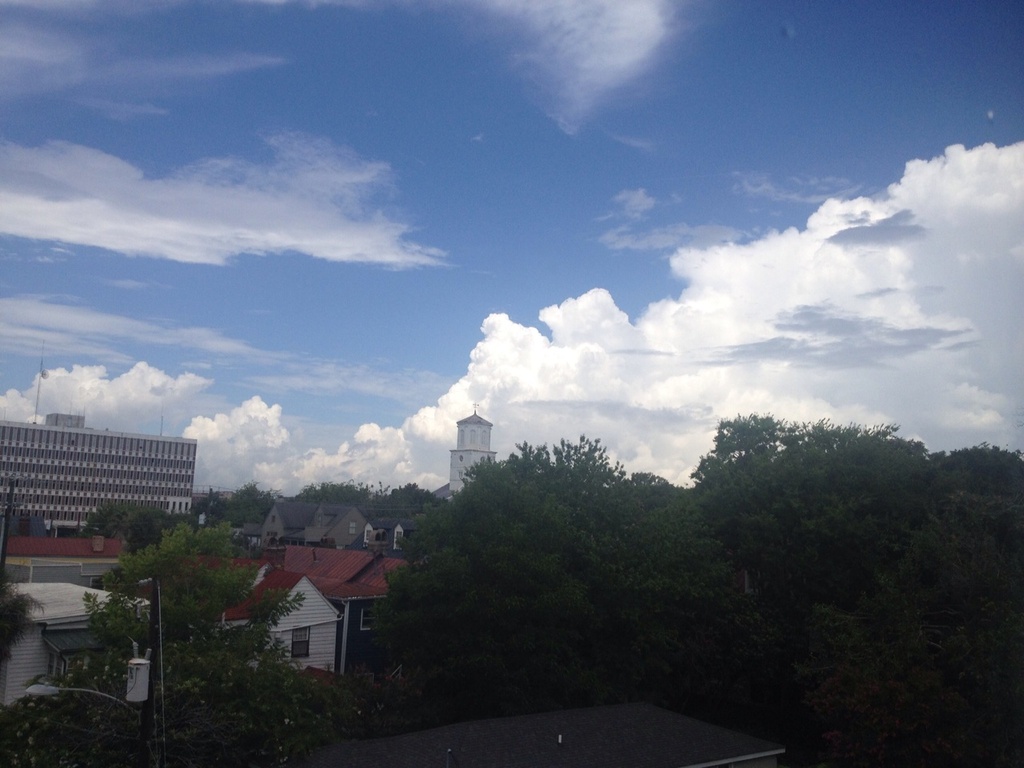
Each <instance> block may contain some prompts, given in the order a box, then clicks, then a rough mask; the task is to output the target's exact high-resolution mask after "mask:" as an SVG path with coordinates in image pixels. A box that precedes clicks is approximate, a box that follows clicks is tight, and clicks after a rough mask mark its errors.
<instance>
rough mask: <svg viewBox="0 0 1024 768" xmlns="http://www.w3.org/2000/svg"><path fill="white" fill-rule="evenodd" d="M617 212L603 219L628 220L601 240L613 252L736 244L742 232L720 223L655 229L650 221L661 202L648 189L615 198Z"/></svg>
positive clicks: (629, 192) (620, 193) (630, 190)
mask: <svg viewBox="0 0 1024 768" xmlns="http://www.w3.org/2000/svg"><path fill="white" fill-rule="evenodd" d="M612 202H614V203H615V204H616V208H615V210H613V211H612V212H611V213H608V214H606V215H605V216H602V217H601V220H602V221H606V220H608V219H618V220H619V221H623V220H625V223H623V224H619V225H618V226H615V227H612V228H611V229H609V230H606V231H605V232H603V233H602V234H601V236H600V237H599V238H598V239H599V241H600V242H601V243H602V244H603V245H605V246H606V247H608V248H611V249H612V250H632V251H666V250H671V249H674V248H679V247H681V246H684V245H686V246H691V247H701V248H702V247H705V246H709V245H714V244H716V243H724V242H734V241H736V240H738V239H740V237H741V236H742V233H740V232H738V231H737V230H735V229H733V228H732V227H723V226H719V225H717V224H701V225H698V226H690V225H689V224H685V223H683V222H674V223H671V224H663V225H658V226H652V225H650V224H649V223H648V221H647V219H648V216H649V214H650V212H651V211H652V210H654V208H655V207H657V205H658V201H657V200H656V199H655V198H654V197H652V196H651V195H650V194H648V192H647V190H646V189H643V188H639V189H624V190H622V191H621V192H619V193H618V194H617V195H615V197H613V198H612Z"/></svg>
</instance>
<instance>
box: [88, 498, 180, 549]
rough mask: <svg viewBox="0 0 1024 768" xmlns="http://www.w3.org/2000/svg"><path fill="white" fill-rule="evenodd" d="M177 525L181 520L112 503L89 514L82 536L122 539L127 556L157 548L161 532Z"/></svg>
mask: <svg viewBox="0 0 1024 768" xmlns="http://www.w3.org/2000/svg"><path fill="white" fill-rule="evenodd" d="M180 522H181V518H180V517H176V516H174V515H171V514H170V513H168V512H164V511H163V510H162V509H159V508H157V507H147V506H143V505H139V504H120V503H111V504H104V505H102V506H100V507H98V508H97V509H96V510H94V511H93V512H91V513H90V514H89V517H88V519H87V520H86V523H85V527H84V528H83V529H82V535H83V536H104V537H106V538H111V539H113V538H118V539H122V540H123V541H124V542H125V546H126V548H127V549H128V551H129V552H137V551H138V550H140V549H145V548H146V547H148V546H150V545H151V544H158V543H159V542H160V539H161V537H162V536H163V533H164V531H166V530H169V529H171V528H173V527H174V526H175V525H177V524H178V523H180Z"/></svg>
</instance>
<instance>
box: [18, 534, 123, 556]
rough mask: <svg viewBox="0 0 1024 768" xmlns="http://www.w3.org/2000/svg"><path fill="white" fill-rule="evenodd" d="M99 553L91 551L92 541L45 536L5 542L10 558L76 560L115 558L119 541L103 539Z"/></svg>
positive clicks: (118, 549) (119, 548) (119, 549)
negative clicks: (60, 558) (61, 558)
mask: <svg viewBox="0 0 1024 768" xmlns="http://www.w3.org/2000/svg"><path fill="white" fill-rule="evenodd" d="M102 541H103V548H102V550H100V551H99V552H97V551H95V550H94V549H93V540H92V539H91V538H89V539H78V538H60V539H51V538H49V537H45V536H12V537H11V538H10V539H8V540H7V554H8V556H10V557H66V558H74V559H76V560H78V559H83V558H94V557H95V558H100V557H102V558H117V557H118V556H120V554H121V549H122V544H121V540H120V539H103V540H102Z"/></svg>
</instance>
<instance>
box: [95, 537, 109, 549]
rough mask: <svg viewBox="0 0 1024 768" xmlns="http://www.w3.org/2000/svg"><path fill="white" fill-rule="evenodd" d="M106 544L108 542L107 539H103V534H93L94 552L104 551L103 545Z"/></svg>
mask: <svg viewBox="0 0 1024 768" xmlns="http://www.w3.org/2000/svg"><path fill="white" fill-rule="evenodd" d="M105 544H106V541H104V540H103V537H102V536H93V537H92V551H93V552H102V551H103V547H104V545H105Z"/></svg>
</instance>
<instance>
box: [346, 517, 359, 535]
mask: <svg viewBox="0 0 1024 768" xmlns="http://www.w3.org/2000/svg"><path fill="white" fill-rule="evenodd" d="M358 529H359V524H358V523H357V522H356V521H355V520H353V521H352V522H350V523H349V524H348V535H349V536H355V535H356V531H357V530H358Z"/></svg>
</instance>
